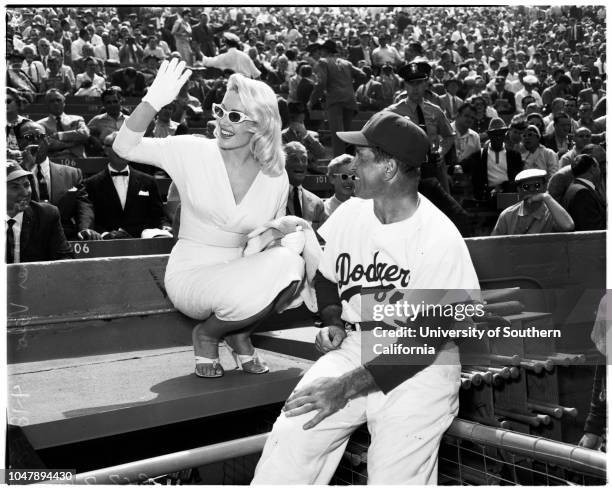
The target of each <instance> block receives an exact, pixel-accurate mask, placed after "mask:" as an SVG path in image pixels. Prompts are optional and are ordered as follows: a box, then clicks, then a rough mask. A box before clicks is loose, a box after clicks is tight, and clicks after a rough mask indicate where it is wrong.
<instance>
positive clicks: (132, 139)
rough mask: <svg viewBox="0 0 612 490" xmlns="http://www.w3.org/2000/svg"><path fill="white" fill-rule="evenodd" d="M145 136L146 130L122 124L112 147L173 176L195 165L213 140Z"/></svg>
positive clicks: (130, 158)
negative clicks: (142, 130) (133, 128)
mask: <svg viewBox="0 0 612 490" xmlns="http://www.w3.org/2000/svg"><path fill="white" fill-rule="evenodd" d="M143 135H144V132H136V131H132V130H131V129H130V128H128V127H127V124H123V125H122V126H121V129H120V130H119V133H118V134H117V137H116V138H115V142H114V143H113V150H114V151H115V153H117V155H119V156H120V157H121V158H125V159H126V160H128V161H130V162H137V163H144V164H145V165H153V166H155V167H158V168H161V169H162V170H164V171H166V172H167V173H168V175H170V177H172V178H173V179H174V178H175V176H176V175H177V174H179V173H183V172H182V170H181V167H185V166H189V165H194V164H195V161H196V160H198V158H201V157H202V156H204V155H206V153H207V151H208V150H207V149H206V148H203V147H206V144H210V141H211V140H207V139H205V138H198V137H196V136H193V135H181V136H168V137H167V138H144V137H143ZM212 144H215V143H214V142H213V143H212Z"/></svg>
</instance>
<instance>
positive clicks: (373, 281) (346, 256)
mask: <svg viewBox="0 0 612 490" xmlns="http://www.w3.org/2000/svg"><path fill="white" fill-rule="evenodd" d="M379 255H380V250H377V251H376V252H374V256H373V258H372V262H371V263H370V264H369V265H366V266H364V264H361V263H357V264H355V263H353V264H351V254H350V253H348V252H342V253H340V254H339V255H338V257H337V259H336V276H337V278H338V288H339V290H340V300H341V301H349V300H350V299H351V297H352V296H354V295H355V294H359V293H361V289H362V285H357V286H352V287H351V286H350V285H351V284H355V283H362V282H363V281H364V280H365V281H366V282H367V283H368V284H369V285H371V286H382V287H385V286H387V287H388V286H391V285H394V286H396V287H399V288H406V287H408V284H409V283H410V270H409V269H403V268H401V267H398V266H397V265H395V264H388V263H386V262H379V261H378V256H379ZM346 286H349V287H346Z"/></svg>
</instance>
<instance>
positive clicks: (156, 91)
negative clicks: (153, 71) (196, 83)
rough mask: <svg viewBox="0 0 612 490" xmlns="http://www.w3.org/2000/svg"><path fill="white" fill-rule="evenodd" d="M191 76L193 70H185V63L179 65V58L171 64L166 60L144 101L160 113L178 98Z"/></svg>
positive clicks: (173, 59)
mask: <svg viewBox="0 0 612 490" xmlns="http://www.w3.org/2000/svg"><path fill="white" fill-rule="evenodd" d="M190 76H191V70H185V62H184V61H181V62H180V63H179V61H178V59H177V58H172V60H171V61H170V62H168V60H164V61H163V62H162V64H161V66H160V67H159V70H158V71H157V76H156V77H155V80H153V83H152V84H151V86H150V87H149V89H148V90H147V94H146V95H145V96H144V97H143V98H142V101H143V102H148V103H149V104H151V106H152V107H153V109H155V110H156V111H157V112H159V111H160V110H161V108H162V107H164V106H165V105H168V104H169V103H170V102H172V101H173V100H174V99H175V98H176V96H177V95H178V93H179V92H180V90H181V87H182V86H183V85H185V82H186V81H187V80H188V79H189V77H190Z"/></svg>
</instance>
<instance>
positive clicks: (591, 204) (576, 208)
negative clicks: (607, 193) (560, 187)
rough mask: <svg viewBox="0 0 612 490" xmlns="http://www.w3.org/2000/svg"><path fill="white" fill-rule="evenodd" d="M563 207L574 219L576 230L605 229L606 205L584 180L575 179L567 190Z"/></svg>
mask: <svg viewBox="0 0 612 490" xmlns="http://www.w3.org/2000/svg"><path fill="white" fill-rule="evenodd" d="M563 207H564V208H565V209H567V212H568V213H569V214H570V216H571V217H572V219H573V220H574V225H575V228H574V230H575V231H587V230H605V229H606V205H605V203H604V202H603V200H602V198H601V197H600V196H599V194H598V193H597V192H596V191H594V190H593V189H591V188H590V187H588V186H587V185H586V184H585V183H584V182H581V181H579V180H574V182H573V183H572V184H571V185H570V186H569V187H568V189H567V191H565V196H564V197H563Z"/></svg>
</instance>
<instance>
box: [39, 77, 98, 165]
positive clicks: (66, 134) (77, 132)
mask: <svg viewBox="0 0 612 490" xmlns="http://www.w3.org/2000/svg"><path fill="white" fill-rule="evenodd" d="M45 103H46V104H47V108H48V111H49V116H48V117H45V118H44V119H40V120H39V121H37V122H38V123H39V124H41V125H42V126H44V128H45V131H46V134H47V137H48V138H49V149H48V151H49V156H50V157H51V158H53V159H56V160H59V159H62V158H66V159H73V158H85V157H86V155H85V146H84V145H85V143H87V140H88V139H89V129H88V128H87V125H86V124H85V120H84V119H83V118H82V117H81V116H77V115H71V114H66V113H64V108H65V107H66V98H65V97H64V95H63V94H62V93H61V92H60V91H59V90H57V89H54V88H52V89H50V90H47V92H46V93H45Z"/></svg>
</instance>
